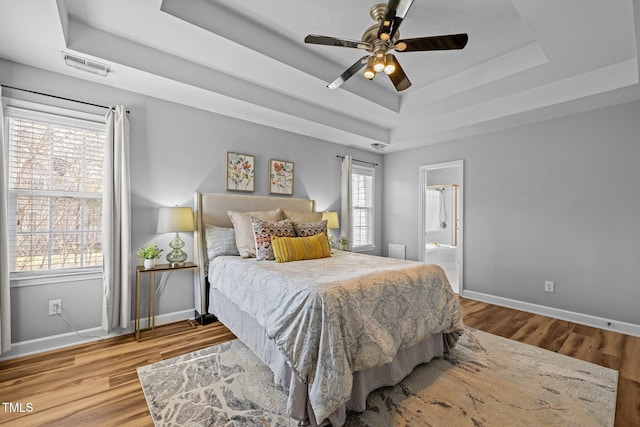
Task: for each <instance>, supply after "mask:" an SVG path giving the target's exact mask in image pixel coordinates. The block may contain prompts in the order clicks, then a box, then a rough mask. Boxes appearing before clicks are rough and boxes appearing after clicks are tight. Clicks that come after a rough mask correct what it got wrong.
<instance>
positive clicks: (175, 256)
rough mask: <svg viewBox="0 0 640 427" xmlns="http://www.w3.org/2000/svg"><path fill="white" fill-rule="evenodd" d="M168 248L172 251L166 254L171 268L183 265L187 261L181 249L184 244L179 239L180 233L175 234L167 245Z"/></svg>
mask: <svg viewBox="0 0 640 427" xmlns="http://www.w3.org/2000/svg"><path fill="white" fill-rule="evenodd" d="M169 246H170V247H171V248H172V249H173V250H172V251H171V252H169V253H168V254H167V262H168V263H169V264H171V267H179V266H182V265H184V262H185V261H186V260H187V254H186V252H184V251H183V250H182V249H181V248H183V247H184V242H183V241H182V240H181V239H180V233H176V237H175V239H173V240H172V241H171V243H169Z"/></svg>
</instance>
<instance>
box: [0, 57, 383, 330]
mask: <svg viewBox="0 0 640 427" xmlns="http://www.w3.org/2000/svg"><path fill="white" fill-rule="evenodd" d="M0 82H1V83H2V84H5V85H10V86H16V87H20V88H25V89H29V90H34V91H39V92H44V93H50V94H55V95H59V96H63V97H68V98H72V99H78V100H82V101H87V102H92V103H96V104H101V105H111V104H124V105H125V106H126V107H127V108H128V109H129V110H130V115H129V119H130V122H131V192H132V224H133V227H132V228H133V235H132V251H133V252H135V249H136V248H138V247H140V246H142V245H145V244H147V243H157V244H158V245H159V246H160V247H163V248H166V249H168V242H169V240H171V238H172V236H170V235H163V236H158V235H157V234H156V222H157V214H158V213H157V212H158V207H160V206H173V205H183V206H192V205H193V194H194V192H196V191H201V192H225V161H226V158H225V155H226V152H227V151H238V152H242V153H247V154H252V155H254V156H255V160H256V179H255V182H256V188H255V192H254V193H253V194H256V195H268V193H269V187H268V180H267V177H268V162H269V160H270V159H271V158H274V159H280V160H288V161H292V162H294V167H295V182H294V194H293V197H309V198H312V199H315V200H316V206H317V209H318V210H335V211H339V205H340V170H341V163H340V159H338V158H337V157H336V156H337V155H341V156H344V155H347V154H350V155H352V156H354V157H355V158H358V159H361V160H367V161H371V162H376V163H379V164H380V166H378V167H377V169H376V173H377V174H378V175H377V176H378V183H381V182H382V177H383V168H382V156H381V155H379V154H377V153H370V152H363V151H360V150H355V149H351V148H348V147H346V146H342V145H338V144H334V143H331V142H327V141H322V140H317V139H313V138H309V137H306V136H301V135H297V134H292V133H288V132H284V131H280V130H277V129H273V128H269V127H265V126H260V125H255V124H252V123H248V122H243V121H240V120H236V119H232V118H229V117H224V116H221V115H217V114H213V113H210V112H206V111H202V110H198V109H194V108H190V107H187V106H184V105H179V104H174V103H171V102H166V101H162V100H159V99H155V98H151V97H147V96H142V95H138V94H135V93H131V92H127V91H122V90H118V89H114V88H111V87H107V86H103V85H100V84H94V83H91V82H87V81H84V80H80V79H75V78H71V77H68V76H63V75H59V74H56V73H51V72H47V71H43V70H40V69H36V68H32V67H27V66H24V65H20V64H16V63H13V62H9V61H5V60H2V59H0ZM3 94H4V95H5V96H9V97H14V98H19V99H27V100H32V101H35V102H41V103H47V104H52V105H61V103H59V102H57V101H54V100H52V99H51V98H47V97H37V96H36V97H34V96H32V95H28V94H25V93H23V92H18V91H9V90H5V91H4V92H3ZM63 104H64V103H63ZM64 105H65V106H68V107H70V108H74V109H79V108H83V107H81V106H79V105H77V104H74V103H66V104H64ZM97 112H99V113H100V114H104V112H105V111H104V110H100V109H98V110H97ZM381 191H382V185H379V186H378V189H377V195H378V200H382V192H381ZM284 197H286V196H284ZM376 218H378V224H377V233H376V235H377V236H378V244H377V248H380V247H381V245H380V242H381V241H382V230H381V223H382V220H381V218H382V207H381V204H379V209H378V212H377V215H376ZM181 236H182V237H183V240H185V242H186V243H187V245H186V246H185V249H188V252H189V259H192V245H193V237H192V235H191V233H182V234H181ZM379 252H380V250H379V249H377V252H376V253H379ZM134 256H135V255H134ZM132 262H134V265H135V264H136V263H137V262H138V261H137V260H136V259H135V258H133V259H132ZM133 277H134V276H133V275H132V281H133ZM132 283H133V282H132ZM192 283H193V275H192V272H175V273H172V274H171V276H170V277H169V278H168V279H167V282H166V284H165V285H164V286H163V287H162V289H161V291H160V297H159V303H158V305H157V306H156V313H157V314H160V315H162V314H166V313H174V312H179V311H183V310H192V309H193V306H194V300H193V285H192ZM101 286H102V285H101V282H100V280H93V281H89V282H72V283H69V282H65V283H57V284H54V283H46V284H43V285H37V286H27V287H14V288H12V289H11V301H12V307H11V308H12V341H13V342H18V341H24V340H31V339H37V338H42V337H47V336H51V335H55V334H60V333H66V332H69V329H68V327H67V326H66V325H64V323H63V322H62V321H61V320H60V319H58V318H56V317H49V316H48V301H49V300H50V299H59V298H61V299H62V300H63V310H64V314H65V317H66V318H67V319H68V320H70V321H71V322H72V324H73V325H74V326H75V327H76V328H77V329H88V328H93V327H98V326H100V319H101V310H102V308H101V307H102V301H101V295H102V291H101ZM132 301H135V300H134V299H132Z"/></svg>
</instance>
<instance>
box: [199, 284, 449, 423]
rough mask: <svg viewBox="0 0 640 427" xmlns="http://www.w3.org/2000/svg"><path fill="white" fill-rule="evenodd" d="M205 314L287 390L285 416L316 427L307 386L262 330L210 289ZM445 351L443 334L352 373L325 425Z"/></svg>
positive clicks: (362, 407) (359, 408) (343, 418)
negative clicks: (345, 394) (347, 392)
mask: <svg viewBox="0 0 640 427" xmlns="http://www.w3.org/2000/svg"><path fill="white" fill-rule="evenodd" d="M209 312H210V313H213V314H215V315H216V316H217V317H218V319H219V320H220V321H221V322H222V323H223V324H224V325H225V326H226V327H227V328H229V330H231V332H233V333H234V334H235V335H236V337H238V339H240V340H241V341H242V342H243V343H244V344H245V345H246V346H247V347H248V348H249V349H251V351H253V352H254V353H255V354H256V355H257V356H258V358H259V359H260V360H262V361H263V362H264V363H265V364H266V365H268V366H269V367H270V368H271V370H272V371H273V376H274V381H275V383H276V384H279V385H281V386H283V387H285V388H287V389H288V390H289V400H288V402H287V411H288V415H289V416H290V417H291V418H293V419H296V420H299V421H301V422H303V423H308V424H310V425H311V426H313V427H316V426H318V423H317V422H316V418H315V415H314V413H313V409H312V408H311V405H309V403H308V399H307V386H306V384H304V383H302V382H301V381H300V380H299V379H298V378H297V377H296V376H295V375H293V372H292V370H291V368H290V367H289V365H287V363H286V361H285V359H284V357H283V356H282V354H281V353H280V351H279V350H278V348H277V347H276V345H275V343H274V342H273V341H272V340H271V339H269V337H268V336H267V333H266V331H265V329H264V328H263V327H262V326H260V324H258V322H257V321H256V320H255V319H254V318H253V317H251V316H250V315H248V314H247V313H245V312H244V311H242V310H240V309H239V308H238V307H237V306H236V305H235V304H233V303H232V302H231V301H230V300H229V299H228V298H226V297H225V296H224V295H222V294H220V293H219V292H218V291H217V290H216V289H214V288H212V287H211V288H210V295H209ZM446 350H447V345H446V342H445V339H444V334H441V333H438V334H434V335H431V336H430V337H428V338H426V339H424V340H423V341H421V342H419V343H418V344H416V345H414V346H412V347H409V348H406V349H403V350H400V351H399V352H398V353H397V354H396V356H395V358H394V359H393V361H392V362H391V363H388V364H385V365H382V366H377V367H375V368H370V369H367V370H364V371H359V372H354V374H353V388H352V392H351V399H350V400H349V401H348V402H346V404H345V405H343V406H342V407H340V408H339V409H338V410H336V411H335V412H334V413H332V414H331V415H330V416H329V418H328V421H327V420H325V422H324V423H321V425H327V424H328V423H329V422H330V423H331V425H333V426H341V425H343V424H344V423H345V421H346V413H347V411H356V412H362V411H364V410H365V409H366V400H367V396H368V395H369V393H371V392H372V391H373V390H376V389H378V388H380V387H384V386H391V385H395V384H397V383H398V382H400V381H401V380H402V379H403V378H405V377H406V376H407V375H409V374H410V373H411V371H412V370H413V368H415V367H416V366H418V365H420V364H422V363H426V362H428V361H430V360H431V359H433V358H434V357H440V356H442V355H443V354H444V352H445V351H446Z"/></svg>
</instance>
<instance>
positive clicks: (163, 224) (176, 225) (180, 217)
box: [158, 207, 193, 267]
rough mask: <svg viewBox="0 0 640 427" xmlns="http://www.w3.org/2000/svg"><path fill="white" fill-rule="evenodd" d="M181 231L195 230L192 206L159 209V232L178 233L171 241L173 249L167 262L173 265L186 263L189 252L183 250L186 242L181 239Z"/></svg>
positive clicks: (168, 255)
mask: <svg viewBox="0 0 640 427" xmlns="http://www.w3.org/2000/svg"><path fill="white" fill-rule="evenodd" d="M181 231H193V210H192V209H191V208H178V207H174V208H160V210H159V211H158V233H176V237H175V239H173V240H172V241H171V243H169V246H170V247H171V249H172V251H171V252H169V253H168V254H167V262H168V263H169V264H171V267H178V266H181V265H184V262H185V261H186V259H187V254H186V253H185V252H184V251H183V250H182V248H183V247H184V242H183V241H182V239H180V232H181Z"/></svg>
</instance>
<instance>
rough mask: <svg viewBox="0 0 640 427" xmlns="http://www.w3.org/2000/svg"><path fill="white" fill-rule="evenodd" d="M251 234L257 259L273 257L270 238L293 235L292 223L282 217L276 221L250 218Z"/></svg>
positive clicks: (262, 259) (270, 258)
mask: <svg viewBox="0 0 640 427" xmlns="http://www.w3.org/2000/svg"><path fill="white" fill-rule="evenodd" d="M251 224H252V226H253V234H254V236H255V242H256V259H258V261H264V260H272V259H275V257H274V256H273V248H272V247H271V239H272V238H273V237H294V236H295V235H296V233H295V231H293V224H291V220H288V219H283V220H282V221H278V222H269V221H262V220H260V219H258V218H251Z"/></svg>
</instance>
